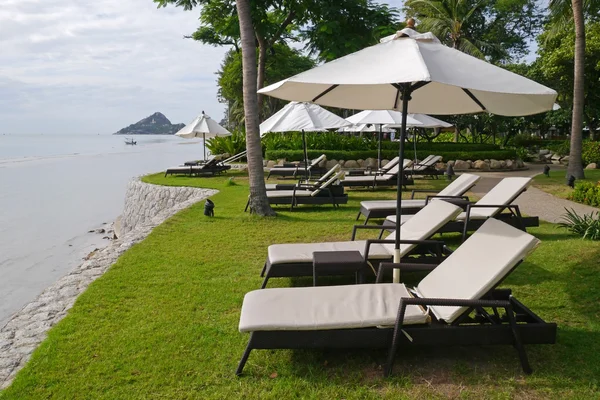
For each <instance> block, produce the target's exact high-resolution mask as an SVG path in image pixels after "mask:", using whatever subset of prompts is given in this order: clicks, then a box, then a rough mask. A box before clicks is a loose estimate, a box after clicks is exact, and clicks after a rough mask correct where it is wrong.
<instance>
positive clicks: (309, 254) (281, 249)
mask: <svg viewBox="0 0 600 400" xmlns="http://www.w3.org/2000/svg"><path fill="white" fill-rule="evenodd" d="M390 237H391V235H390ZM365 245H366V241H365V240H354V241H346V242H322V243H289V244H272V245H271V246H269V249H268V250H267V252H268V257H269V262H270V264H271V265H276V264H288V263H312V259H313V253H314V252H315V251H360V254H362V256H363V257H364V255H365V254H364V253H365ZM391 257H392V256H391V255H390V252H389V250H388V248H386V247H385V245H382V244H372V245H371V249H370V250H369V258H370V259H389V258H391Z"/></svg>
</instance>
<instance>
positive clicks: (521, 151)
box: [516, 147, 531, 161]
mask: <svg viewBox="0 0 600 400" xmlns="http://www.w3.org/2000/svg"><path fill="white" fill-rule="evenodd" d="M516 152H517V157H519V158H520V159H521V160H523V161H529V160H530V159H531V157H530V156H529V151H527V149H526V148H525V147H517V149H516Z"/></svg>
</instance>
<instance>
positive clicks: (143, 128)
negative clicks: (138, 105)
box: [114, 112, 185, 135]
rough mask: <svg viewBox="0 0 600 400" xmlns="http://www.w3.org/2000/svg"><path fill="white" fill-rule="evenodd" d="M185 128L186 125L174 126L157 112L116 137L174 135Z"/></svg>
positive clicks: (118, 133) (119, 132)
mask: <svg viewBox="0 0 600 400" xmlns="http://www.w3.org/2000/svg"><path fill="white" fill-rule="evenodd" d="M184 126H185V124H172V123H171V121H169V119H168V118H167V117H165V116H164V114H162V113H159V112H155V113H154V114H152V115H151V116H149V117H146V118H144V119H142V120H141V121H138V122H136V123H135V124H131V125H129V126H128V127H127V128H123V129H121V130H120V131H118V132H116V133H114V135H174V134H175V133H177V131H179V130H180V129H181V128H183V127H184Z"/></svg>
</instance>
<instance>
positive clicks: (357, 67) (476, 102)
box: [260, 28, 557, 281]
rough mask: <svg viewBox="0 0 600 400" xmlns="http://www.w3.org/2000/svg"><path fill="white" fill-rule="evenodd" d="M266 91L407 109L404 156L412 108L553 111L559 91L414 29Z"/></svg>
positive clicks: (348, 105) (446, 112)
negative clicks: (408, 121)
mask: <svg viewBox="0 0 600 400" xmlns="http://www.w3.org/2000/svg"><path fill="white" fill-rule="evenodd" d="M260 93H263V94H267V95H269V96H274V97H278V98H281V99H286V100H298V101H312V102H314V103H318V104H323V105H327V106H332V107H341V108H349V109H361V110H365V109H380V110H387V109H400V110H401V111H402V114H403V119H402V125H401V126H402V127H401V132H400V145H399V156H400V159H401V160H402V159H403V158H404V141H405V137H406V125H407V119H408V113H409V112H410V113H423V114H435V115H449V114H469V113H478V112H489V113H493V114H498V115H506V116H522V115H530V114H537V113H541V112H544V111H548V110H551V109H552V106H553V104H554V101H555V99H556V95H557V94H556V92H555V91H554V90H552V89H550V88H547V87H545V86H543V85H540V84H538V83H536V82H534V81H532V80H529V79H527V78H524V77H522V76H520V75H517V74H514V73H512V72H509V71H506V70H504V69H502V68H500V67H496V66H494V65H492V64H489V63H487V62H486V61H484V60H481V59H478V58H475V57H472V56H469V55H467V54H465V53H462V52H460V51H458V50H456V49H452V48H450V47H447V46H445V45H443V44H441V43H440V41H439V40H438V39H437V38H436V37H435V35H433V34H432V33H425V34H419V33H417V32H416V31H414V30H412V29H409V28H405V29H403V30H401V31H399V32H397V33H396V35H394V36H393V37H391V38H388V40H387V41H382V42H381V43H379V44H376V45H374V46H371V47H367V48H365V49H363V50H360V51H357V52H355V53H352V54H349V55H347V56H344V57H342V58H339V59H337V60H333V61H331V62H329V63H326V64H323V65H320V66H318V67H315V68H313V69H311V70H308V71H306V72H302V73H300V74H298V75H295V76H293V77H291V78H288V79H285V80H283V81H280V82H277V83H274V84H272V85H270V86H267V87H265V88H263V89H261V90H260ZM402 179H403V174H398V182H397V184H398V196H397V218H396V238H395V249H396V251H395V254H394V262H400V250H399V249H400V222H401V215H400V214H401V210H402ZM395 271H396V270H395ZM394 280H395V281H398V280H399V274H394Z"/></svg>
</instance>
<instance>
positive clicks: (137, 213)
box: [119, 179, 216, 235]
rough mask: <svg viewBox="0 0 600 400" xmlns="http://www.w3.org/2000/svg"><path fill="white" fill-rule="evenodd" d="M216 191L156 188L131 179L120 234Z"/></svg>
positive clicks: (172, 187) (176, 187) (188, 188)
mask: <svg viewBox="0 0 600 400" xmlns="http://www.w3.org/2000/svg"><path fill="white" fill-rule="evenodd" d="M214 193H216V190H210V189H198V188H190V187H178V186H156V185H150V184H148V183H144V182H142V181H141V180H140V179H133V180H132V181H131V182H129V185H128V187H127V192H126V194H125V206H124V208H123V214H122V216H121V227H120V232H119V233H120V234H121V235H124V234H127V233H129V232H131V231H132V230H133V229H135V228H136V227H138V226H141V225H143V224H145V223H146V222H148V221H151V220H152V219H153V218H154V217H156V216H157V215H159V214H161V213H162V212H163V211H164V210H172V209H177V211H178V210H181V209H183V208H186V207H188V206H190V205H191V204H193V203H195V202H197V201H200V200H202V199H205V198H206V197H208V196H212V195H213V194H214Z"/></svg>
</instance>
